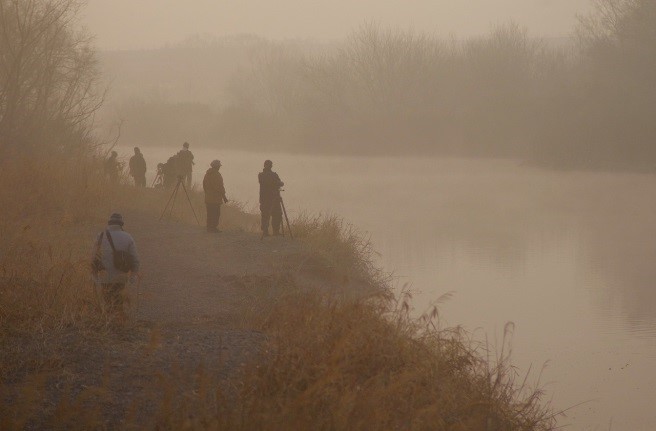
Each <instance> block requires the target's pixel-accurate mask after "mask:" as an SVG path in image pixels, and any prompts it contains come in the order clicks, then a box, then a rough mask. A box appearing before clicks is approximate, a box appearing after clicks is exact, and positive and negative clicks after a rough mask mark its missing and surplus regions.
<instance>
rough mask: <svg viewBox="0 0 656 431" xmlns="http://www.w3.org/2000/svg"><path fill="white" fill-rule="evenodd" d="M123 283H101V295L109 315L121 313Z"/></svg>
mask: <svg viewBox="0 0 656 431" xmlns="http://www.w3.org/2000/svg"><path fill="white" fill-rule="evenodd" d="M123 289H125V283H103V284H102V295H103V299H104V300H105V306H106V307H107V311H108V312H109V313H112V314H113V313H123V304H124V303H125V294H124V292H123Z"/></svg>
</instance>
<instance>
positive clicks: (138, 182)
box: [129, 147, 146, 187]
mask: <svg viewBox="0 0 656 431" xmlns="http://www.w3.org/2000/svg"><path fill="white" fill-rule="evenodd" d="M129 167H130V175H131V176H132V178H134V185H135V186H137V187H146V160H145V159H144V157H143V154H141V150H140V149H139V147H134V156H132V157H130V164H129Z"/></svg>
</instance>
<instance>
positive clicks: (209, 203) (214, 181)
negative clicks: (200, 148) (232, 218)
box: [203, 160, 228, 233]
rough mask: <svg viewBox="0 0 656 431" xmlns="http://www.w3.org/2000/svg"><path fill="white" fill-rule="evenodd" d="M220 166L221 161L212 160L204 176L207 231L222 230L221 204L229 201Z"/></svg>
mask: <svg viewBox="0 0 656 431" xmlns="http://www.w3.org/2000/svg"><path fill="white" fill-rule="evenodd" d="M220 168H221V162H220V161H218V160H214V161H212V163H210V168H209V169H208V170H207V172H206V173H205V177H204V178H203V190H204V191H205V207H206V208H207V231H208V232H211V233H215V232H220V231H219V229H218V226H219V218H220V217H221V204H223V203H227V202H228V198H227V197H226V191H225V187H224V186H223V176H221V173H220V172H219V169H220Z"/></svg>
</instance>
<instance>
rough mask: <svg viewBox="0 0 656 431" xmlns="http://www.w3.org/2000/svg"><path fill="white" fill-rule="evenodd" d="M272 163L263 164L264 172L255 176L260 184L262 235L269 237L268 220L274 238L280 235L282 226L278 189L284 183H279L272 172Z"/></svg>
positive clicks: (277, 177) (278, 178)
mask: <svg viewBox="0 0 656 431" xmlns="http://www.w3.org/2000/svg"><path fill="white" fill-rule="evenodd" d="M272 168H273V162H272V161H271V160H267V161H265V162H264V170H262V172H260V173H259V174H258V176H257V179H258V181H259V182H260V213H261V214H262V223H261V224H262V235H263V236H269V220H270V221H271V227H272V228H273V234H274V235H275V236H278V235H280V225H281V224H282V208H281V206H280V187H282V186H284V185H285V183H283V182H282V181H280V177H279V176H278V174H277V173H275V172H273V171H272V170H271V169H272Z"/></svg>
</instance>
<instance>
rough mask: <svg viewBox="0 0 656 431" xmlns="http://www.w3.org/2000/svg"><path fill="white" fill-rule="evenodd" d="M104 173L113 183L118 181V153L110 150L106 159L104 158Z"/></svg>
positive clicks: (119, 165) (119, 168) (119, 167)
mask: <svg viewBox="0 0 656 431" xmlns="http://www.w3.org/2000/svg"><path fill="white" fill-rule="evenodd" d="M104 169H105V175H107V176H108V177H109V180H110V181H111V182H113V183H117V182H118V174H119V172H120V171H121V163H120V162H119V161H118V153H117V152H116V151H112V153H111V155H110V156H109V158H108V159H106V160H105V166H104Z"/></svg>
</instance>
